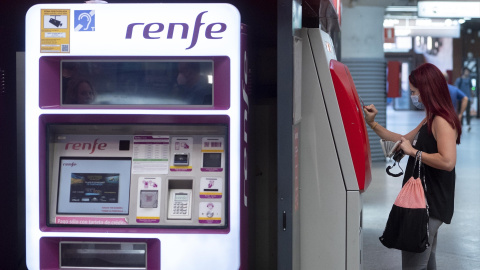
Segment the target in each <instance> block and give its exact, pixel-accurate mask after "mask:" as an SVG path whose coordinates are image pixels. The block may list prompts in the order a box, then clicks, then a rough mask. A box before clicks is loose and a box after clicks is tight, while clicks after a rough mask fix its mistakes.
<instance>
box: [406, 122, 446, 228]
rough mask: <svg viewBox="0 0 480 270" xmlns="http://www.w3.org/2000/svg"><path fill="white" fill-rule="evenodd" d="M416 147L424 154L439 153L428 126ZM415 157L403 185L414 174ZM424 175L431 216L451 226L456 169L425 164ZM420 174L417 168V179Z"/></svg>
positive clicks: (410, 162)
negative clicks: (449, 170) (441, 168)
mask: <svg viewBox="0 0 480 270" xmlns="http://www.w3.org/2000/svg"><path fill="white" fill-rule="evenodd" d="M413 145H414V147H415V148H416V149H418V150H420V151H422V152H424V153H429V154H431V153H438V149H437V140H435V137H433V134H429V133H428V128H427V125H426V124H424V125H423V126H422V127H421V128H420V131H419V134H418V138H417V141H416V142H415V141H414V144H413ZM414 162H415V157H409V158H408V163H407V168H406V169H405V177H404V178H403V185H405V183H406V182H407V181H408V179H409V178H410V177H411V176H412V174H413V165H414ZM422 165H423V167H424V169H422V175H423V172H424V171H425V183H426V185H427V192H426V197H427V202H428V205H429V206H430V216H431V217H434V218H437V219H439V220H441V221H442V222H444V223H446V224H450V222H451V220H452V216H453V208H454V198H455V168H454V169H453V170H452V171H451V172H448V171H444V170H439V169H435V168H432V167H430V166H428V165H426V164H423V163H422ZM417 174H418V167H417V168H415V177H417Z"/></svg>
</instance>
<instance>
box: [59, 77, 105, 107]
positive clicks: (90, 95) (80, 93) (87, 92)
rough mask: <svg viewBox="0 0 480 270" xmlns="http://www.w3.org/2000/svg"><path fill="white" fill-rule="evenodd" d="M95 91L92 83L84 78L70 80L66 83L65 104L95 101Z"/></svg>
mask: <svg viewBox="0 0 480 270" xmlns="http://www.w3.org/2000/svg"><path fill="white" fill-rule="evenodd" d="M96 96H97V92H96V91H95V89H94V88H93V86H92V84H91V83H90V82H89V81H87V80H85V79H77V80H72V81H70V82H69V83H68V87H67V92H66V95H65V101H64V103H65V104H91V103H93V102H94V101H95V98H96Z"/></svg>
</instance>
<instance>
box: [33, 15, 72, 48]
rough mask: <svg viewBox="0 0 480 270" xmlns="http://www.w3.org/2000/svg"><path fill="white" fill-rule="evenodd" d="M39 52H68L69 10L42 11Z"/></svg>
mask: <svg viewBox="0 0 480 270" xmlns="http://www.w3.org/2000/svg"><path fill="white" fill-rule="evenodd" d="M41 23H42V26H41V31H40V35H41V37H40V52H42V53H69V52H70V25H69V24H70V10H69V9H42V22H41Z"/></svg>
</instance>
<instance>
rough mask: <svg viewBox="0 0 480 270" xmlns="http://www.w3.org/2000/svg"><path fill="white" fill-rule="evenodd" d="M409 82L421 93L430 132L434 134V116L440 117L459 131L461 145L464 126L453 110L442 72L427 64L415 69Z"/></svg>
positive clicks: (458, 138)
mask: <svg viewBox="0 0 480 270" xmlns="http://www.w3.org/2000/svg"><path fill="white" fill-rule="evenodd" d="M408 80H409V81H410V83H411V84H412V85H413V86H414V87H415V88H417V89H418V91H419V92H420V98H421V99H422V103H423V105H424V106H425V110H426V112H427V124H428V132H429V133H432V122H433V116H437V115H438V116H440V117H442V118H443V119H445V120H446V121H447V122H448V123H449V124H450V126H452V128H454V129H456V130H457V134H458V136H457V141H456V143H457V144H460V135H461V134H462V126H461V125H460V120H459V119H458V115H457V113H456V112H455V109H454V108H453V103H452V98H451V97H450V92H449V91H448V86H447V81H446V80H445V77H444V76H443V74H442V72H441V71H440V70H439V69H438V68H437V67H436V66H434V65H432V64H430V63H426V64H422V65H421V66H419V67H417V68H416V69H414V70H413V71H412V73H410V76H409V77H408ZM467 113H468V112H467Z"/></svg>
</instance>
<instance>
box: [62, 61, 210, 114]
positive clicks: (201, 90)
mask: <svg viewBox="0 0 480 270" xmlns="http://www.w3.org/2000/svg"><path fill="white" fill-rule="evenodd" d="M61 75H62V76H61V80H62V82H61V85H62V90H61V92H62V104H64V105H75V104H83V105H84V104H91V105H149V104H150V105H210V106H211V105H212V104H213V103H212V100H213V99H212V98H213V61H180V60H178V61H153V60H145V61H136V60H135V61H133V60H132V61H109V60H95V61H88V60H84V61H73V60H63V61H62V62H61Z"/></svg>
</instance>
